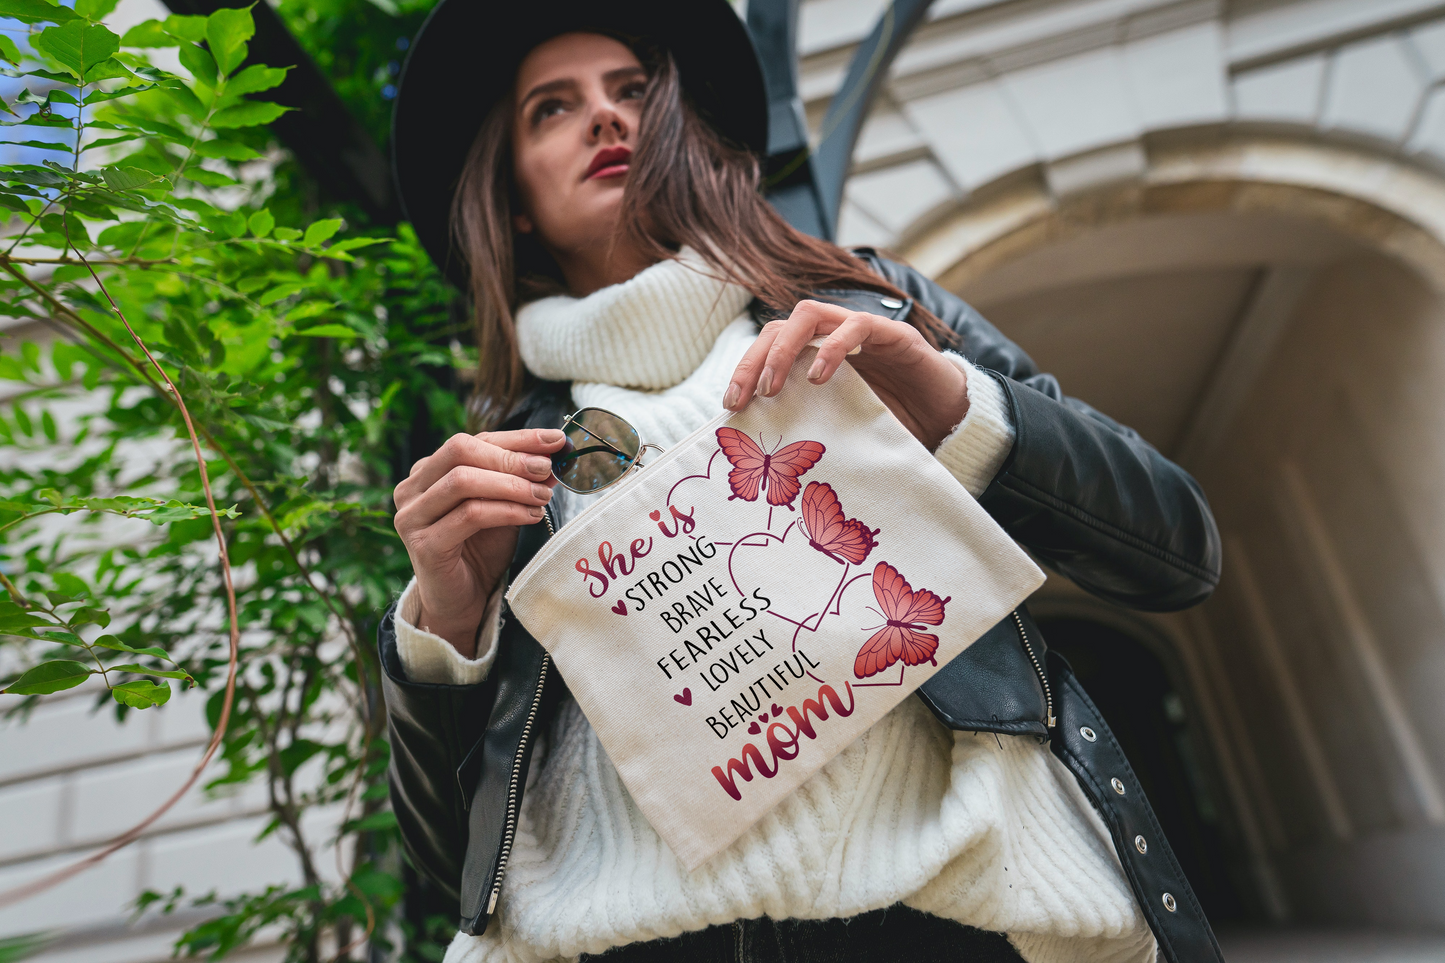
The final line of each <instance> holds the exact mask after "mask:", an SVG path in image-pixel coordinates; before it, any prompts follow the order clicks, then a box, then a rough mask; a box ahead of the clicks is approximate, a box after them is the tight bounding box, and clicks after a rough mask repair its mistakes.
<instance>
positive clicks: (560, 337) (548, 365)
mask: <svg viewBox="0 0 1445 963" xmlns="http://www.w3.org/2000/svg"><path fill="white" fill-rule="evenodd" d="M751 300H752V294H751V293H750V292H749V291H748V290H747V288H744V287H742V286H740V285H737V284H731V283H729V282H727V281H724V280H722V279H720V278H718V277H717V276H716V275H715V274H714V273H713V271H712V269H711V268H710V267H709V266H708V265H707V263H706V262H705V261H703V259H702V258H701V257H700V256H699V255H698V254H697V252H696V251H694V250H692V249H691V248H683V249H682V251H681V252H680V253H679V254H678V256H677V258H676V260H669V261H660V262H658V263H657V264H654V265H652V266H651V267H649V268H647V269H645V270H643V271H639V272H638V273H637V274H636V275H634V276H633V277H632V278H630V279H629V280H626V281H623V282H622V283H621V284H614V285H612V286H611V287H606V288H603V289H602V290H600V291H595V292H593V293H592V294H589V295H587V296H586V297H585V298H574V297H569V296H567V295H557V296H554V297H550V298H543V299H542V300H540V301H533V302H532V303H531V304H528V305H526V306H524V307H523V308H522V309H521V310H520V311H518V312H517V343H518V347H519V349H520V351H521V355H522V362H523V363H524V364H525V365H526V366H527V369H528V370H529V371H531V372H532V373H533V374H535V375H537V376H539V377H542V378H547V379H550V380H553V381H584V382H599V383H602V384H608V385H617V386H620V387H626V388H641V389H646V390H658V389H662V388H671V387H672V386H673V385H676V384H679V383H680V382H682V381H683V380H684V379H685V378H687V376H688V375H690V374H692V373H693V372H694V371H696V370H697V368H698V366H699V365H701V364H702V362H703V360H704V359H705V358H706V357H707V356H708V353H709V352H710V351H711V350H712V348H713V345H714V343H715V342H716V341H717V337H718V335H719V334H721V333H722V331H723V329H724V328H726V327H727V326H728V325H729V324H730V323H731V322H732V321H734V320H735V319H737V318H738V317H739V316H740V315H742V314H744V313H745V311H746V310H747V306H748V303H749V302H750V301H751Z"/></svg>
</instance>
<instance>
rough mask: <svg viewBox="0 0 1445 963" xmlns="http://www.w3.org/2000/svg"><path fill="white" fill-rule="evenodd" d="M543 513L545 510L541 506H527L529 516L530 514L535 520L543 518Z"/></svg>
mask: <svg viewBox="0 0 1445 963" xmlns="http://www.w3.org/2000/svg"><path fill="white" fill-rule="evenodd" d="M543 511H544V509H543V508H542V506H541V505H528V506H527V514H528V515H531V516H532V517H533V518H541V517H542V513H543Z"/></svg>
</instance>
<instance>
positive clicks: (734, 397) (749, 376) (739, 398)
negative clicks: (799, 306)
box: [723, 319, 787, 411]
mask: <svg viewBox="0 0 1445 963" xmlns="http://www.w3.org/2000/svg"><path fill="white" fill-rule="evenodd" d="M786 323H787V322H786V321H783V320H781V319H779V320H777V321H769V322H768V323H767V324H765V325H763V330H762V331H760V332H759V333H758V337H757V340H755V341H754V342H753V343H752V344H751V345H750V346H749V347H748V350H747V351H746V352H745V353H744V354H743V359H742V360H741V361H739V362H738V366H737V367H736V368H735V369H733V377H732V380H731V381H730V382H729V383H728V386H727V390H726V391H724V392H723V407H724V408H727V409H729V410H732V411H742V410H743V409H744V408H746V407H747V406H748V402H749V401H751V400H752V398H753V392H754V391H756V390H757V386H758V378H759V377H760V376H761V375H762V373H763V362H764V361H766V360H767V357H768V349H770V348H771V347H772V346H773V339H774V338H776V337H777V336H778V332H779V331H781V330H782V328H783V325H785V324H786Z"/></svg>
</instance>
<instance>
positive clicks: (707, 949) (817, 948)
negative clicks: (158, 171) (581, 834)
mask: <svg viewBox="0 0 1445 963" xmlns="http://www.w3.org/2000/svg"><path fill="white" fill-rule="evenodd" d="M582 959H583V960H596V961H599V963H1022V957H1020V956H1019V955H1018V954H1017V953H1015V952H1014V949H1013V947H1012V946H1010V945H1009V942H1008V940H1007V939H1005V938H1004V935H1003V934H1002V933H989V932H986V931H985V930H978V929H974V928H973V927H971V926H964V925H963V924H961V923H955V922H953V921H951V920H945V919H940V918H939V917H937V916H930V915H928V914H927V913H920V912H918V911H917V910H913V909H909V908H908V907H906V906H901V905H900V906H891V907H889V908H888V909H883V910H875V911H873V912H872V913H864V914H863V915H862V916H852V917H849V918H848V919H835V920H770V919H768V918H767V917H766V916H765V917H763V918H762V919H757V920H739V921H738V922H736V923H729V924H728V925H726V926H710V927H708V928H707V929H705V930H699V931H697V932H696V933H684V934H682V935H681V936H679V937H676V938H675V939H670V940H652V941H651V942H648V943H633V944H631V945H628V946H619V947H617V948H615V949H611V950H608V951H607V952H606V953H603V954H602V955H600V956H584V957H582Z"/></svg>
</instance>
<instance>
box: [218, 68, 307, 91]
mask: <svg viewBox="0 0 1445 963" xmlns="http://www.w3.org/2000/svg"><path fill="white" fill-rule="evenodd" d="M290 69H291V68H290V67H267V66H266V65H264V64H252V65H251V66H249V67H247V68H246V69H245V70H243V71H241V72H240V73H238V74H236V76H234V77H232V78H231V79H230V80H228V81H226V96H227V97H235V96H240V95H241V94H254V93H257V92H259V91H262V90H270V89H271V88H272V87H277V86H280V84H281V82H282V81H283V80H285V79H286V74H287V72H288V71H289V70H290Z"/></svg>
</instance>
